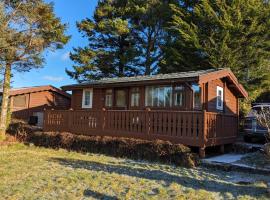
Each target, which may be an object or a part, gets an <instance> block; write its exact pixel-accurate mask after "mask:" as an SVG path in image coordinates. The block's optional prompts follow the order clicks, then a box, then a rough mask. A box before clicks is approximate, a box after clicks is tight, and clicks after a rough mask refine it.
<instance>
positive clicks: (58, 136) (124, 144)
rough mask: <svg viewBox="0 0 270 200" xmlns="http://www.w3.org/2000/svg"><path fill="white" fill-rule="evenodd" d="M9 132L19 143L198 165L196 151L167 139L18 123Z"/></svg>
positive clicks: (183, 164)
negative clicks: (36, 127)
mask: <svg viewBox="0 0 270 200" xmlns="http://www.w3.org/2000/svg"><path fill="white" fill-rule="evenodd" d="M9 133H10V134H15V135H16V137H17V138H18V140H20V141H22V142H25V143H33V144H34V145H36V146H43V147H48V148H55V149H58V148H63V149H67V150H72V151H77V152H91V153H101V154H106V155H111V156H116V157H126V158H131V159H137V160H149V161H159V162H163V163H172V164H175V165H178V166H184V167H194V166H196V165H198V156H197V154H194V153H192V152H191V150H190V149H189V148H188V147H186V146H184V145H181V144H172V143H170V142H167V141H161V140H156V141H147V140H140V139H131V138H119V137H108V136H83V135H75V134H71V133H67V132H42V131H35V130H34V131H33V130H32V129H31V127H30V126H28V125H25V124H23V123H21V122H19V123H15V124H12V125H11V126H10V129H9Z"/></svg>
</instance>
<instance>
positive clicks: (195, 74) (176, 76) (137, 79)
mask: <svg viewBox="0 0 270 200" xmlns="http://www.w3.org/2000/svg"><path fill="white" fill-rule="evenodd" d="M219 70H223V69H207V70H198V71H188V72H177V73H169V74H157V75H145V76H134V77H117V78H103V79H100V80H92V81H87V82H84V83H81V84H74V85H67V86H63V87H64V88H65V87H76V86H88V85H102V84H113V83H130V82H133V83H134V82H140V81H153V80H168V79H182V78H197V77H199V76H200V75H203V74H208V73H211V72H215V71H219Z"/></svg>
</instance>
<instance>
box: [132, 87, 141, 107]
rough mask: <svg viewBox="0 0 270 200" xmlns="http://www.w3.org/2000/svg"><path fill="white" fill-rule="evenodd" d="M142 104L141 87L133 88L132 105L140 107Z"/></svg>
mask: <svg viewBox="0 0 270 200" xmlns="http://www.w3.org/2000/svg"><path fill="white" fill-rule="evenodd" d="M139 104H140V93H139V88H132V90H131V106H132V107H135V106H136V107H138V106H139Z"/></svg>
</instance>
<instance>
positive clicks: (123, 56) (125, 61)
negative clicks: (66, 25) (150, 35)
mask: <svg viewBox="0 0 270 200" xmlns="http://www.w3.org/2000/svg"><path fill="white" fill-rule="evenodd" d="M125 5H126V1H113V0H103V1H99V3H98V6H97V8H96V10H95V13H94V16H93V20H92V19H89V18H87V19H85V20H83V21H81V22H79V23H77V27H78V29H79V31H80V32H81V33H83V36H84V37H86V38H87V39H88V45H87V46H85V47H78V48H74V52H73V53H71V60H73V61H74V62H75V65H74V66H73V71H71V70H66V72H67V74H68V75H69V76H70V77H72V78H74V79H76V80H77V81H79V82H81V81H86V80H91V79H99V78H103V77H121V76H133V75H136V74H138V73H139V69H138V68H137V67H136V66H135V65H134V64H133V63H134V62H135V61H136V57H137V51H136V49H135V48H134V41H133V39H132V38H131V35H130V25H129V22H128V19H127V16H126V8H125Z"/></svg>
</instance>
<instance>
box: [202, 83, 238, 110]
mask: <svg viewBox="0 0 270 200" xmlns="http://www.w3.org/2000/svg"><path fill="white" fill-rule="evenodd" d="M217 86H219V87H222V88H223V95H224V105H223V108H224V109H223V111H221V110H217V109H216V97H217ZM206 90H207V91H208V92H207V94H206V102H208V103H206V104H207V106H206V107H207V108H206V110H207V111H209V112H222V113H226V114H238V98H237V97H236V96H235V94H234V93H233V91H232V90H231V89H230V88H229V87H228V83H227V82H226V81H225V80H221V79H217V80H213V81H210V82H208V83H207V89H206Z"/></svg>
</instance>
